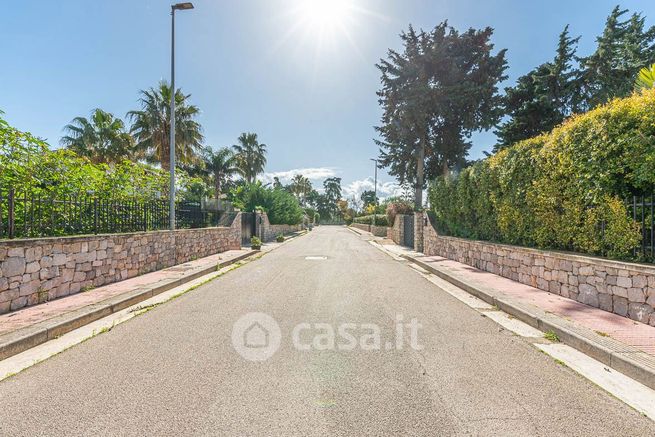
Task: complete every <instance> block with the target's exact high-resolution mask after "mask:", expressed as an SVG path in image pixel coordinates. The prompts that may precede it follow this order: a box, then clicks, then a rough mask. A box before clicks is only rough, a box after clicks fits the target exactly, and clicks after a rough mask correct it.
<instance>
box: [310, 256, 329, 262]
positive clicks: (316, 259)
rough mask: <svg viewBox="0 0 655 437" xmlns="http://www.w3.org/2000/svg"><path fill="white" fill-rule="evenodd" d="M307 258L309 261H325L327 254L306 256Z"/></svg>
mask: <svg viewBox="0 0 655 437" xmlns="http://www.w3.org/2000/svg"><path fill="white" fill-rule="evenodd" d="M305 259H306V260H309V261H323V260H325V259H327V256H306V257H305Z"/></svg>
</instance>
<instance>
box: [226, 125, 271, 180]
mask: <svg viewBox="0 0 655 437" xmlns="http://www.w3.org/2000/svg"><path fill="white" fill-rule="evenodd" d="M238 141H239V144H235V145H234V146H232V148H233V149H234V152H235V158H236V165H237V168H238V169H239V173H240V174H241V176H243V178H244V179H245V180H246V182H248V183H249V184H251V183H253V182H254V181H255V179H256V178H257V175H258V174H260V173H263V172H264V167H265V166H266V144H260V143H259V141H257V134H254V133H245V132H244V133H242V134H241V135H240V136H239V138H238Z"/></svg>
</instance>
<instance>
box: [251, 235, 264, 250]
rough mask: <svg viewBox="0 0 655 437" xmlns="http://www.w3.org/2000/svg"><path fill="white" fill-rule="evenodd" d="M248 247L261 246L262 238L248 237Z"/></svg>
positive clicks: (257, 247)
mask: <svg viewBox="0 0 655 437" xmlns="http://www.w3.org/2000/svg"><path fill="white" fill-rule="evenodd" d="M250 247H252V248H253V249H259V248H261V247H262V240H260V239H259V237H255V236H253V237H250Z"/></svg>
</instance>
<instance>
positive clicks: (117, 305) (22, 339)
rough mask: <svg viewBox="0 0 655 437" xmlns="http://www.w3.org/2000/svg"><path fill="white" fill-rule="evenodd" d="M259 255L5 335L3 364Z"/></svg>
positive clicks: (0, 357)
mask: <svg viewBox="0 0 655 437" xmlns="http://www.w3.org/2000/svg"><path fill="white" fill-rule="evenodd" d="M257 253H259V251H256V250H251V251H249V252H246V253H244V254H242V255H239V256H237V257H234V258H232V259H229V260H227V261H225V262H221V263H218V264H217V265H211V266H209V267H202V268H196V269H194V270H192V271H191V272H190V273H189V274H186V275H184V276H182V277H180V278H172V279H166V280H163V281H159V282H157V283H155V284H153V285H152V286H145V287H141V288H138V289H135V290H131V291H127V292H125V293H123V294H120V295H118V296H114V297H111V298H109V299H106V300H103V301H101V302H98V303H94V304H91V305H87V306H84V307H82V308H78V309H76V310H74V311H71V312H68V313H65V314H61V315H59V316H55V317H53V318H50V319H47V320H43V321H42V322H39V323H36V324H34V325H32V326H27V327H25V328H22V329H18V330H16V331H14V332H10V333H8V334H5V335H2V336H0V360H4V359H5V358H9V357H11V356H12V355H16V354H19V353H21V352H24V351H26V350H28V349H31V348H33V347H35V346H38V345H40V344H42V343H45V342H47V341H49V340H52V339H54V338H57V337H59V336H61V335H63V334H65V333H67V332H70V331H72V330H74V329H77V328H79V327H81V326H84V325H87V324H89V323H91V322H94V321H96V320H98V319H101V318H103V317H106V316H108V315H110V314H113V313H115V312H118V311H120V310H122V309H125V308H127V307H129V306H132V305H134V304H137V303H139V302H143V301H144V300H146V299H150V298H151V297H153V296H156V295H158V294H160V293H163V292H165V291H168V290H170V289H172V288H175V287H178V286H180V285H183V284H186V283H187V282H190V281H193V280H194V279H197V278H199V277H201V276H204V275H206V274H208V273H211V272H215V271H217V270H218V269H221V268H223V267H227V266H229V265H231V264H234V263H237V262H239V261H241V260H243V259H245V258H248V257H250V256H252V255H255V254H257Z"/></svg>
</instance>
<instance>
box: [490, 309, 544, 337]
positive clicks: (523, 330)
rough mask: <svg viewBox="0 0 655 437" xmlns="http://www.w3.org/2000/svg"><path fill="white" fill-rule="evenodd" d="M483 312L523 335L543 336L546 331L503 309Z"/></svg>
mask: <svg viewBox="0 0 655 437" xmlns="http://www.w3.org/2000/svg"><path fill="white" fill-rule="evenodd" d="M482 314H484V315H485V316H487V317H489V318H490V319H491V320H493V321H494V322H496V323H498V324H499V325H500V326H502V327H503V328H505V329H508V330H510V331H512V332H513V333H514V334H516V335H520V336H521V337H534V338H543V336H544V333H543V332H541V331H540V330H538V329H536V328H533V327H532V326H530V325H528V324H527V323H525V322H522V321H520V320H518V319H516V318H514V317H512V316H510V315H509V314H507V313H505V312H503V311H484V312H483V313H482Z"/></svg>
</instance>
